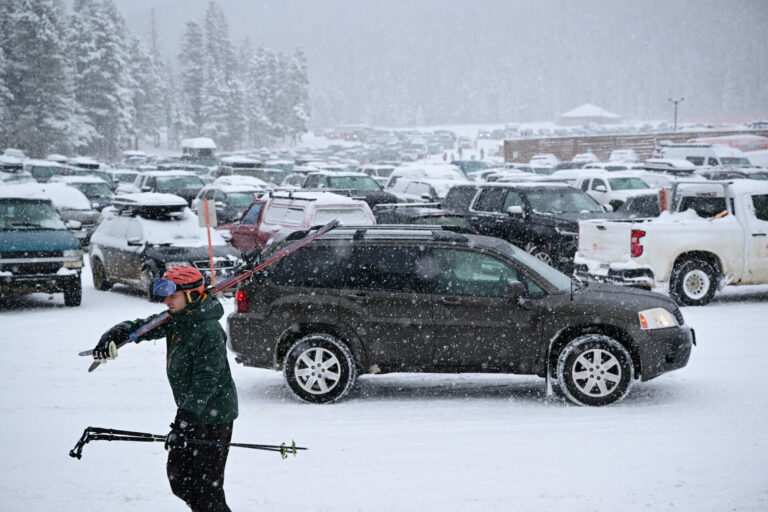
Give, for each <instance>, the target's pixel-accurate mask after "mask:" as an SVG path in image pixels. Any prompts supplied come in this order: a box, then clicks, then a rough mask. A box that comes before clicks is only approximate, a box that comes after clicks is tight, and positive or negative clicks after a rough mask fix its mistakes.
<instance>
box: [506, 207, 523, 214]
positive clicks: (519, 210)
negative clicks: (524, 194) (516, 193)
mask: <svg viewBox="0 0 768 512" xmlns="http://www.w3.org/2000/svg"><path fill="white" fill-rule="evenodd" d="M507 213H508V214H509V215H512V216H520V217H524V216H525V210H523V207H522V206H519V205H518V206H510V207H509V208H507Z"/></svg>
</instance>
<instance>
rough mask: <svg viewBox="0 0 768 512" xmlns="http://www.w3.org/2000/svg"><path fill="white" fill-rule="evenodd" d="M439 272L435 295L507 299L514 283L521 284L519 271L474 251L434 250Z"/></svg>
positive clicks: (436, 279)
mask: <svg viewBox="0 0 768 512" xmlns="http://www.w3.org/2000/svg"><path fill="white" fill-rule="evenodd" d="M432 256H433V258H434V264H435V266H436V270H439V271H437V272H436V273H435V274H434V277H433V279H432V281H433V283H434V287H433V288H432V293H435V294H444V295H473V296H481V297H503V296H504V295H505V294H506V291H507V286H508V283H509V282H510V281H519V280H520V279H519V277H518V273H517V270H515V269H514V268H512V267H511V266H509V265H507V264H506V263H504V262H503V261H500V260H497V259H496V258H493V257H491V256H488V255H486V254H482V253H479V252H474V251H462V250H454V249H434V250H433V251H432Z"/></svg>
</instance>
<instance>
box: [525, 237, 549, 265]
mask: <svg viewBox="0 0 768 512" xmlns="http://www.w3.org/2000/svg"><path fill="white" fill-rule="evenodd" d="M525 251H526V252H527V253H529V254H530V255H531V256H533V257H534V258H536V259H537V260H539V261H542V262H544V263H546V264H547V265H549V266H550V267H554V266H555V259H554V258H553V257H552V251H551V250H550V249H549V247H547V246H545V245H536V244H534V243H529V244H528V245H526V246H525Z"/></svg>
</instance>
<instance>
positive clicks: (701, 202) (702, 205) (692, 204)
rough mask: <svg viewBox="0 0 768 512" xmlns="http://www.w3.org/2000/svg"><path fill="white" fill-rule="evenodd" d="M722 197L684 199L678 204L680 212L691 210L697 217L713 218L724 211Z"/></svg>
mask: <svg viewBox="0 0 768 512" xmlns="http://www.w3.org/2000/svg"><path fill="white" fill-rule="evenodd" d="M726 209H727V207H726V205H725V198H724V197H684V198H683V199H682V201H681V202H680V208H678V210H680V211H681V212H684V211H685V210H693V211H695V212H696V214H697V215H698V216H699V217H705V218H709V217H714V216H715V215H717V214H718V213H720V212H722V211H724V210H726Z"/></svg>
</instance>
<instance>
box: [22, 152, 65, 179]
mask: <svg viewBox="0 0 768 512" xmlns="http://www.w3.org/2000/svg"><path fill="white" fill-rule="evenodd" d="M24 170H25V171H27V172H29V174H31V175H32V177H33V178H34V179H35V181H37V182H38V183H46V182H47V181H49V180H50V179H51V178H53V177H54V176H64V175H65V174H67V166H66V165H63V164H60V163H58V162H52V161H50V160H35V159H31V158H30V159H27V160H25V161H24Z"/></svg>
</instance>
